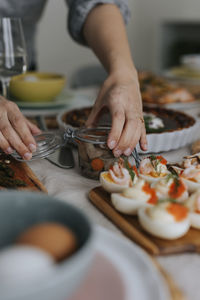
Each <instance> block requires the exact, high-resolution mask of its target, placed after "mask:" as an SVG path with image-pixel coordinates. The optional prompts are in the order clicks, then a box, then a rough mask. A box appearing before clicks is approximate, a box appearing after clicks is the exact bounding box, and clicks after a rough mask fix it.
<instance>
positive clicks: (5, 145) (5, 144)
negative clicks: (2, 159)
mask: <svg viewBox="0 0 200 300" xmlns="http://www.w3.org/2000/svg"><path fill="white" fill-rule="evenodd" d="M0 145H1V149H2V150H3V151H4V152H5V153H6V154H11V153H12V152H13V151H14V150H13V149H12V148H11V147H10V144H9V143H8V141H7V140H6V139H5V138H4V136H3V134H2V133H1V132H0Z"/></svg>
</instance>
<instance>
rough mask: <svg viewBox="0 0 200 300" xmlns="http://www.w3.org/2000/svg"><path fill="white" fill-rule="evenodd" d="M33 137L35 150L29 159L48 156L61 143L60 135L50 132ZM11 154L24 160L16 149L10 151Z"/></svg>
mask: <svg viewBox="0 0 200 300" xmlns="http://www.w3.org/2000/svg"><path fill="white" fill-rule="evenodd" d="M34 138H35V141H36V144H37V150H36V151H35V152H33V154H32V158H31V160H35V159H38V158H45V157H48V156H49V155H50V154H52V153H53V152H55V150H56V149H58V148H59V147H60V146H62V144H63V138H62V136H61V135H56V134H55V133H52V132H44V133H42V134H39V135H36V136H35V137H34ZM12 156H13V157H14V158H15V159H17V160H19V161H25V160H24V159H23V158H22V157H21V156H20V155H19V154H18V153H17V152H16V151H15V152H13V153H12Z"/></svg>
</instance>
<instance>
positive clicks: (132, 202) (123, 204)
mask: <svg viewBox="0 0 200 300" xmlns="http://www.w3.org/2000/svg"><path fill="white" fill-rule="evenodd" d="M111 201H112V204H113V205H114V207H115V208H116V210H118V211H120V212H122V213H124V214H128V215H135V214H137V211H138V209H139V208H140V207H141V206H144V205H146V206H148V204H147V203H146V201H145V200H140V199H130V198H127V197H124V196H123V195H122V194H120V193H112V194H111ZM149 205H150V204H149Z"/></svg>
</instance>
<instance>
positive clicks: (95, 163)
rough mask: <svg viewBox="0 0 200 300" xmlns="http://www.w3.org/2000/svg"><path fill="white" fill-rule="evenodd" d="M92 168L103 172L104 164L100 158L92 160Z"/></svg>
mask: <svg viewBox="0 0 200 300" xmlns="http://www.w3.org/2000/svg"><path fill="white" fill-rule="evenodd" d="M91 166H92V169H93V170H94V171H101V170H102V169H103V167H104V162H103V161H102V159H100V158H95V159H93V160H92V162H91Z"/></svg>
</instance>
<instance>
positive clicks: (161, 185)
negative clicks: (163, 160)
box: [151, 175, 188, 202]
mask: <svg viewBox="0 0 200 300" xmlns="http://www.w3.org/2000/svg"><path fill="white" fill-rule="evenodd" d="M177 180H178V183H179V185H180V184H181V185H182V187H184V189H182V191H181V193H180V192H179V194H178V195H176V196H175V195H174V196H172V195H171V194H170V191H171V186H172V184H173V183H175V184H176V185H175V189H176V186H177ZM151 186H152V187H153V188H155V190H156V194H157V196H158V199H159V200H162V199H167V198H173V199H176V201H178V202H184V201H185V200H187V199H188V190H187V186H186V184H185V183H184V181H183V180H182V179H180V178H177V177H175V176H173V175H170V176H169V177H167V178H162V179H160V180H159V181H157V182H154V183H153V184H152V185H151ZM177 191H178V190H177ZM175 192H176V190H175ZM176 193H177V192H176Z"/></svg>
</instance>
